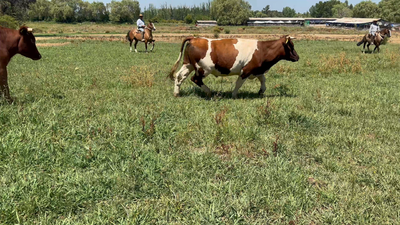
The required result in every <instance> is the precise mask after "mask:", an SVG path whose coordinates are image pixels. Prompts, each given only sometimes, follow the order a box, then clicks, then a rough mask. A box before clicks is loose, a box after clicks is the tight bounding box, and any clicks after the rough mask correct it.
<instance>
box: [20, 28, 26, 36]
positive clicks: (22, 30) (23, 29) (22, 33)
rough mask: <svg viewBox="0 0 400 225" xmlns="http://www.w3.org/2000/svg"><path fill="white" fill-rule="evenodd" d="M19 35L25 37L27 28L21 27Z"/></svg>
mask: <svg viewBox="0 0 400 225" xmlns="http://www.w3.org/2000/svg"><path fill="white" fill-rule="evenodd" d="M19 33H20V34H21V35H26V34H27V33H28V28H27V27H21V28H19Z"/></svg>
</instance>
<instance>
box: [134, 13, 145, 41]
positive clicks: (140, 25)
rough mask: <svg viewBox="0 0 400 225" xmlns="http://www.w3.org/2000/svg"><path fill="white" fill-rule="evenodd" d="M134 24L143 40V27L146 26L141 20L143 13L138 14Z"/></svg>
mask: <svg viewBox="0 0 400 225" xmlns="http://www.w3.org/2000/svg"><path fill="white" fill-rule="evenodd" d="M136 25H137V27H138V31H140V32H141V33H142V41H144V28H145V27H146V25H145V24H144V21H143V14H140V15H139V19H138V20H137V21H136Z"/></svg>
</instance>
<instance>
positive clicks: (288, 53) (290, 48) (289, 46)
mask: <svg viewBox="0 0 400 225" xmlns="http://www.w3.org/2000/svg"><path fill="white" fill-rule="evenodd" d="M292 39H294V37H290V36H285V37H284V43H283V47H284V48H285V59H286V60H289V61H292V62H297V61H299V59H300V57H299V55H297V52H296V50H294V44H293V42H292Z"/></svg>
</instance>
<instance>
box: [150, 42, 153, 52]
mask: <svg viewBox="0 0 400 225" xmlns="http://www.w3.org/2000/svg"><path fill="white" fill-rule="evenodd" d="M153 49H154V41H153V46H152V47H151V50H150V51H151V52H152V51H153Z"/></svg>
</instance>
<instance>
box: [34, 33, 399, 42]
mask: <svg viewBox="0 0 400 225" xmlns="http://www.w3.org/2000/svg"><path fill="white" fill-rule="evenodd" d="M283 35H284V34H220V35H219V37H220V38H244V39H257V40H275V39H278V38H280V37H281V36H283ZM125 36H126V34H90V36H89V35H74V36H61V37H37V38H36V39H37V40H52V39H67V40H69V39H72V40H97V41H126V39H125ZM153 36H154V39H155V40H156V41H162V42H181V41H182V40H183V39H184V38H186V37H188V36H196V37H205V38H214V34H193V33H187V34H176V33H164V34H159V33H155V34H153ZM292 36H293V37H295V38H297V39H298V40H313V41H314V40H323V41H329V40H332V41H350V42H358V41H360V40H361V39H362V37H363V35H357V34H348V35H346V34H294V35H292ZM389 42H390V43H395V44H400V33H399V32H392V37H391V38H390V39H389Z"/></svg>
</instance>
